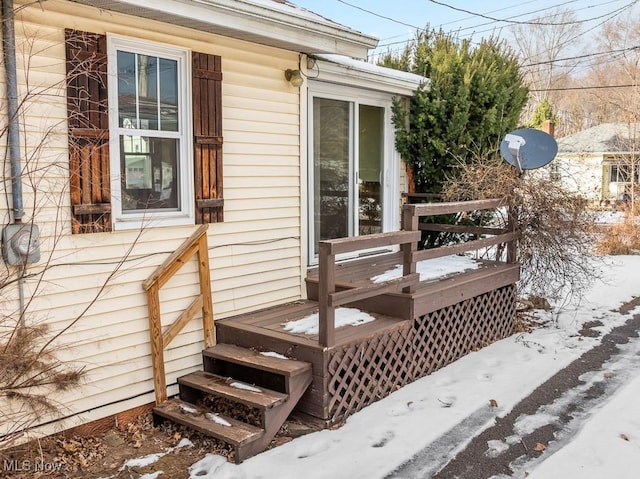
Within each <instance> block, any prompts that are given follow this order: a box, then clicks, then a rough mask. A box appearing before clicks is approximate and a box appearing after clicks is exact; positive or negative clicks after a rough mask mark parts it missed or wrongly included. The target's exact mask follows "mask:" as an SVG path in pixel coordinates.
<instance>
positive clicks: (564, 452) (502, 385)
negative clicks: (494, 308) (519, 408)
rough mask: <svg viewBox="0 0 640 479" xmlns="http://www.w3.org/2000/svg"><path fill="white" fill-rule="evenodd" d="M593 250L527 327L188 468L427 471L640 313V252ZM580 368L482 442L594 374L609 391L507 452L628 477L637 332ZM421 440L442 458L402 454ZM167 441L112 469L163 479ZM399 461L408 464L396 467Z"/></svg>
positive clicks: (522, 465) (494, 447) (538, 423)
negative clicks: (379, 395) (352, 407)
mask: <svg viewBox="0 0 640 479" xmlns="http://www.w3.org/2000/svg"><path fill="white" fill-rule="evenodd" d="M601 259H602V260H603V261H602V263H600V268H601V274H600V278H601V279H600V280H598V281H596V282H595V283H594V284H593V285H592V287H591V289H590V290H588V291H587V292H586V294H585V296H584V297H583V298H582V299H580V300H575V301H574V302H571V303H567V304H564V305H563V306H562V307H557V306H556V307H554V308H553V309H552V310H551V311H541V310H540V311H536V312H535V314H536V316H537V317H538V318H539V319H540V320H541V321H542V322H545V321H546V323H545V324H544V325H543V326H541V327H539V328H536V329H534V330H533V331H532V332H525V333H516V334H514V335H512V336H511V337H508V338H506V339H503V340H501V341H498V342H495V343H493V344H491V345H489V346H487V347H485V348H483V349H481V350H479V351H476V352H472V353H470V354H468V355H466V356H464V357H463V358H461V359H459V360H458V361H455V362H454V363H452V364H450V365H448V366H446V367H444V368H442V369H440V370H438V371H436V372H434V373H432V374H431V375H429V376H426V377H424V378H422V379H419V380H417V381H415V382H413V383H411V384H409V385H407V386H405V387H403V388H401V389H399V390H398V391H395V392H394V393H392V394H391V395H389V396H388V397H386V398H384V399H382V400H380V401H378V402H376V403H374V404H372V405H370V406H368V407H366V408H364V409H363V410H361V411H360V412H358V413H356V414H353V415H352V416H350V417H349V418H348V419H347V421H346V423H345V424H344V425H343V426H342V427H340V428H338V429H334V430H323V431H319V432H316V433H312V434H308V435H306V436H302V437H299V438H296V439H294V440H293V441H291V442H289V443H286V444H283V445H281V446H278V447H276V448H273V449H271V450H269V451H266V452H264V453H262V454H259V455H257V456H255V457H252V458H249V459H247V460H246V461H244V462H243V463H242V464H240V465H235V464H232V463H229V462H227V460H226V458H224V457H222V456H217V455H212V454H207V455H206V456H204V457H203V458H202V459H201V460H199V461H197V462H196V463H194V464H193V465H192V466H191V467H190V468H189V471H188V474H189V477H190V478H191V479H294V478H296V479H297V478H299V477H301V475H300V474H301V471H304V477H305V479H325V478H327V477H332V478H343V477H344V478H347V477H348V478H350V479H360V478H362V479H365V478H366V479H382V478H386V477H402V478H403V479H408V478H411V477H419V478H422V479H424V478H428V477H431V475H432V473H433V472H435V471H436V470H437V469H438V468H439V467H441V466H442V465H444V464H445V463H446V461H448V460H449V459H451V458H452V457H454V456H455V455H456V453H457V452H458V451H459V450H461V449H462V448H464V446H465V445H466V444H468V442H469V441H470V440H471V439H472V438H473V437H474V436H477V435H478V434H480V433H481V432H482V431H483V430H484V429H486V428H488V427H490V426H492V425H493V424H494V423H495V421H496V419H497V418H499V417H504V416H506V415H507V414H508V413H509V412H510V411H511V410H512V409H513V407H514V406H515V405H516V404H517V403H518V402H519V401H521V400H522V399H523V398H525V397H527V396H528V395H529V394H531V392H532V391H533V390H534V389H535V388H536V387H537V386H538V385H540V384H542V383H543V382H544V381H546V380H547V379H549V378H550V377H551V376H553V375H554V374H555V373H556V372H557V371H559V370H560V369H562V368H564V367H566V366H567V365H568V364H570V363H571V362H572V361H574V360H575V359H577V358H579V357H580V356H581V355H582V354H583V353H584V352H586V351H588V350H590V349H591V348H593V347H595V346H597V345H598V344H600V343H601V340H602V336H603V335H604V334H606V333H607V332H609V331H611V329H613V328H614V327H616V326H618V325H621V324H623V323H624V322H625V321H627V320H628V319H630V318H631V317H633V316H634V315H638V314H640V307H636V308H635V309H634V310H632V311H630V312H629V313H626V314H622V313H620V312H617V311H616V309H618V308H619V307H620V306H621V305H622V304H624V303H626V302H629V301H631V300H632V299H633V298H634V297H636V296H638V294H639V293H640V291H639V288H640V286H639V285H640V256H608V257H607V256H605V257H602V258H601ZM594 319H598V320H599V321H601V323H602V326H598V327H596V328H594V329H596V330H597V331H599V332H600V333H601V335H600V336H599V337H591V336H582V335H580V334H579V333H578V332H579V331H580V330H581V328H582V326H583V324H584V323H586V322H588V321H593V320H594ZM523 372H526V374H523ZM580 379H581V380H582V381H583V383H582V384H580V385H578V386H575V387H573V388H569V389H568V390H567V391H566V392H564V393H563V395H562V396H560V397H559V398H558V399H556V400H555V401H554V402H552V403H550V404H548V405H544V406H542V407H541V408H540V409H538V410H537V411H536V412H535V413H533V414H523V415H520V416H519V417H518V418H517V420H516V421H515V425H514V428H513V431H512V433H511V434H510V435H507V436H506V437H504V438H503V439H502V440H492V441H488V442H487V446H486V448H487V450H486V454H487V455H491V454H493V455H500V454H501V452H502V451H504V449H506V446H507V445H508V444H515V443H518V442H520V441H521V440H522V437H524V436H526V435H527V434H528V433H529V432H531V431H533V430H535V429H536V428H541V427H544V426H545V425H547V424H550V423H553V422H554V421H556V420H558V418H559V417H560V415H561V414H562V411H563V410H562V406H563V404H565V405H566V404H567V401H570V400H572V399H576V398H578V399H580V398H584V396H585V391H587V389H588V388H590V387H591V386H594V385H597V384H598V383H607V384H608V385H609V386H608V387H610V386H611V384H613V385H614V387H610V390H611V393H610V394H609V395H606V396H604V397H603V398H602V400H601V401H599V402H598V404H597V405H596V406H595V407H590V408H586V409H585V410H584V411H575V412H573V413H572V416H573V419H572V421H571V422H570V423H569V424H568V425H565V426H564V427H563V428H562V432H561V433H560V434H559V435H557V436H556V439H554V440H553V441H551V442H549V443H548V444H546V445H545V446H546V449H545V450H544V452H543V453H542V454H541V455H540V456H539V457H538V458H537V459H532V460H530V461H527V462H523V461H518V462H516V463H512V464H511V467H512V468H513V469H514V471H515V474H514V476H513V477H516V478H524V477H527V478H528V479H556V478H558V477H564V478H574V477H580V478H581V479H590V478H592V479H596V478H598V479H601V478H605V477H611V478H616V479H637V477H638V470H640V408H638V400H637V398H638V397H639V396H640V338H631V339H630V341H629V342H628V343H626V344H620V345H619V352H618V354H615V355H613V356H612V357H611V358H610V359H609V360H608V361H607V362H605V363H604V364H603V367H602V368H601V369H599V370H596V371H590V372H588V373H585V374H584V375H582V376H581V378H580ZM478 418H479V419H480V420H478ZM470 419H473V421H475V422H473V421H471V422H470ZM469 423H473V427H470V428H468V429H465V430H464V434H463V435H461V436H457V437H455V436H452V434H451V431H455V430H456V429H457V428H459V426H460V425H461V424H469ZM181 447H189V444H188V443H184V444H182V445H181ZM429 448H435V449H436V450H437V451H445V454H443V455H438V456H435V457H437V458H438V461H440V462H437V461H435V462H434V461H431V462H423V463H422V464H420V462H419V461H413V462H410V461H411V460H412V459H414V458H416V457H417V455H419V454H421V453H422V452H423V451H425V450H429ZM176 449H177V448H173V449H170V450H159V451H158V452H157V453H155V454H151V455H149V456H144V457H140V458H132V459H129V460H128V461H127V462H125V463H124V464H123V465H122V468H121V470H126V469H128V468H130V467H134V466H135V467H140V466H141V465H144V467H145V471H144V472H145V474H144V475H143V476H140V477H144V478H145V479H156V478H159V479H162V478H163V477H165V476H164V474H163V473H162V471H161V470H160V468H154V462H155V461H157V460H158V458H159V457H162V456H164V455H167V454H176V453H179V451H177V450H176ZM432 457H433V456H432ZM407 464H409V466H407ZM401 467H405V469H402V470H401V472H397V471H398V470H399V468H401ZM407 467H408V468H409V469H406V468H407ZM411 468H414V469H413V473H410V471H411V470H412V469H411ZM394 471H396V472H395V473H394ZM406 471H409V472H406ZM138 472H141V471H139V470H138ZM505 477H506V476H505Z"/></svg>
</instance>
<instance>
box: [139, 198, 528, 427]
mask: <svg viewBox="0 0 640 479" xmlns="http://www.w3.org/2000/svg"><path fill="white" fill-rule="evenodd" d="M504 206H505V202H504V200H502V199H492V200H478V201H472V202H457V203H440V204H419V205H415V204H408V205H404V207H403V220H402V226H403V228H402V230H401V231H393V232H386V233H377V234H372V235H364V236H358V237H350V238H337V239H333V240H325V241H321V242H320V243H319V260H318V264H319V266H318V268H313V269H310V270H309V271H308V275H307V278H306V285H307V298H308V299H305V300H299V301H295V302H292V303H289V304H284V305H281V306H277V307H272V308H269V309H264V310H261V311H255V312H252V313H247V314H243V315H239V316H235V317H232V318H227V319H224V320H219V321H217V322H216V328H215V333H216V338H215V339H216V341H217V343H218V346H222V347H223V348H224V345H230V346H234V347H241V348H245V349H251V350H254V351H256V350H257V351H260V352H267V351H272V352H275V353H279V354H281V355H284V356H286V357H287V358H290V359H297V360H299V361H302V362H304V363H308V364H310V370H311V378H309V377H307V381H308V382H310V386H309V388H308V389H306V392H305V393H304V395H303V396H302V397H301V399H300V402H299V403H298V406H297V407H298V409H299V410H301V411H303V412H305V413H308V414H310V415H313V416H316V417H318V418H321V419H323V420H324V421H326V422H327V423H335V422H337V421H340V420H342V419H344V418H345V417H347V416H348V415H349V414H353V413H354V412H356V411H359V410H360V409H362V408H363V407H365V406H367V405H369V404H371V403H372V402H375V401H377V400H379V399H381V398H383V397H385V396H387V395H388V394H390V393H391V392H393V391H395V390H396V389H397V388H399V387H402V386H404V385H406V384H408V383H410V382H411V381H414V380H416V379H418V378H420V377H422V376H424V375H426V374H429V373H431V372H433V371H435V370H436V369H438V368H441V367H443V366H446V365H447V364H449V363H451V362H452V361H455V360H456V359H458V358H459V357H461V356H463V355H465V354H468V353H469V352H471V351H473V350H476V349H479V348H481V347H483V346H485V345H487V344H489V343H491V342H493V341H496V340H498V339H502V338H504V337H506V336H508V335H510V334H511V333H512V332H513V328H514V319H515V298H516V290H515V283H516V282H517V281H518V279H519V271H520V268H519V265H518V264H517V263H516V262H515V258H516V244H515V242H516V239H517V234H518V233H517V228H516V225H515V223H514V222H513V220H512V219H513V218H514V216H513V215H512V214H511V213H510V214H509V222H508V224H507V225H506V227H502V228H497V227H493V226H492V227H477V226H473V227H469V226H464V225H453V226H452V225H437V224H433V223H421V222H420V218H421V217H425V216H438V215H442V214H451V213H456V214H460V213H464V212H468V211H476V210H483V209H496V208H504ZM421 230H427V231H453V232H456V233H465V234H466V235H468V236H467V238H471V240H470V241H467V242H466V243H455V244H450V245H447V246H443V247H439V248H434V249H426V250H419V249H418V244H419V242H420V241H421ZM395 247H397V248H396V249H398V248H399V250H400V251H399V252H398V253H388V254H382V255H377V256H366V257H363V258H360V259H357V260H353V261H343V262H338V261H336V259H337V258H338V257H339V256H340V255H343V254H357V253H358V252H359V251H364V250H371V249H378V250H380V249H382V250H384V249H386V250H393V249H394V248H395ZM492 247H495V248H496V251H503V252H504V251H506V256H504V255H498V256H499V257H500V258H504V259H505V260H506V261H504V262H498V261H484V262H482V263H481V266H480V267H479V268H478V269H471V270H467V271H464V272H460V273H456V274H450V275H448V276H445V277H441V278H438V279H431V280H426V281H421V280H420V274H419V271H420V270H421V268H422V267H424V266H425V264H424V263H422V261H425V260H430V259H434V258H439V257H445V256H449V255H456V254H461V253H465V252H467V251H478V250H486V249H487V248H492ZM206 252H207V245H206V235H205V234H204V233H203V231H200V230H199V231H198V232H197V234H194V236H193V237H192V238H191V239H190V240H189V241H188V242H186V243H185V244H184V245H183V246H182V247H181V248H180V249H179V250H177V251H176V252H175V253H174V255H172V257H171V258H170V259H171V261H168V262H166V264H163V265H161V267H160V268H159V269H158V271H156V272H155V273H154V274H153V275H152V277H150V278H149V280H148V281H147V282H146V283H145V288H146V289H147V291H148V296H149V315H150V334H151V341H152V345H155V347H154V348H153V349H152V350H153V353H154V354H153V357H154V360H153V362H154V378H155V383H156V398H157V399H158V398H159V399H164V398H166V387H165V384H164V367H163V366H164V362H163V358H162V351H163V350H164V348H165V347H166V346H167V344H169V342H170V341H171V340H172V339H173V338H174V337H175V336H176V335H177V334H178V332H179V331H180V329H181V328H182V327H183V326H184V324H186V322H187V321H188V320H189V319H190V318H191V317H192V316H193V314H194V313H195V312H196V311H197V310H200V309H201V310H202V314H203V328H204V330H205V339H206V340H207V342H208V341H209V340H213V339H214V338H213V335H212V334H211V335H210V334H209V333H213V331H214V330H213V318H212V314H211V313H212V309H211V304H210V299H209V296H208V295H207V294H205V293H206V291H205V292H202V293H201V294H200V295H199V296H197V297H196V298H195V299H194V302H193V303H192V305H191V306H190V307H189V308H187V310H186V311H185V312H184V314H183V315H181V316H180V318H178V320H176V321H175V322H174V324H172V325H171V326H170V327H169V328H167V330H166V331H164V332H162V331H161V330H160V327H159V325H160V311H159V303H158V300H157V291H158V289H159V288H160V287H161V286H162V284H163V283H164V282H165V281H166V280H167V278H169V277H170V276H171V275H172V274H173V273H174V272H175V271H177V270H178V269H179V268H180V266H181V265H182V264H183V263H184V261H183V259H184V257H185V256H187V255H189V256H190V255H194V254H196V253H197V254H198V255H199V256H203V257H206V256H207V254H206ZM200 263H202V264H201V267H200V269H199V276H200V284H201V289H207V287H208V285H209V284H210V281H209V275H208V267H207V266H206V264H205V263H206V262H205V261H203V260H202V259H201V261H200ZM398 267H399V269H401V273H400V275H399V276H398V277H396V278H392V279H387V280H385V281H383V282H380V283H377V282H374V281H373V280H372V278H373V277H374V276H377V275H381V274H383V273H385V272H387V271H390V270H393V269H396V268H398ZM427 267H428V264H427ZM341 306H342V307H347V306H350V307H356V308H358V309H360V310H362V311H365V312H367V313H369V314H371V315H372V316H373V317H374V318H375V320H374V321H371V322H367V323H364V324H361V325H358V326H343V327H339V328H336V327H335V324H336V312H338V314H337V315H338V316H340V310H339V307H341ZM315 313H317V314H318V317H319V318H318V333H316V334H301V333H293V332H289V331H286V330H285V329H284V328H283V325H284V324H286V323H289V322H291V321H295V320H298V319H302V318H305V317H307V316H309V315H311V314H315ZM338 319H339V318H338ZM253 354H254V355H255V353H253ZM205 363H206V361H205ZM205 366H206V364H205ZM205 369H206V368H205ZM308 374H309V371H308V370H307V375H308ZM308 382H307V384H308ZM163 395H164V398H163Z"/></svg>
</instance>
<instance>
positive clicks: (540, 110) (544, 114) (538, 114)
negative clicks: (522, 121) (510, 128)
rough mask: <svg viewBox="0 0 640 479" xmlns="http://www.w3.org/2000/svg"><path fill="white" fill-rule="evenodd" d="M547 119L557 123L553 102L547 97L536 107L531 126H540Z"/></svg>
mask: <svg viewBox="0 0 640 479" xmlns="http://www.w3.org/2000/svg"><path fill="white" fill-rule="evenodd" d="M545 120H554V123H557V122H556V121H555V117H554V114H553V109H552V108H551V104H550V103H549V100H547V99H546V98H545V99H544V100H542V101H541V102H540V103H538V104H537V105H536V109H535V110H534V111H533V118H531V128H540V127H541V126H542V123H544V121H545Z"/></svg>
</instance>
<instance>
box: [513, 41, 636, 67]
mask: <svg viewBox="0 0 640 479" xmlns="http://www.w3.org/2000/svg"><path fill="white" fill-rule="evenodd" d="M639 48H640V45H636V46H633V47H628V48H618V49H616V50H608V51H604V52H595V53H586V54H584V55H576V56H573V57H565V58H555V59H553V60H545V61H542V62H536V63H527V64H526V65H522V67H535V66H538V65H548V64H551V63H556V62H564V61H567V60H580V59H583V58H590V57H597V56H600V55H610V54H613V53H621V52H628V51H631V50H637V49H639Z"/></svg>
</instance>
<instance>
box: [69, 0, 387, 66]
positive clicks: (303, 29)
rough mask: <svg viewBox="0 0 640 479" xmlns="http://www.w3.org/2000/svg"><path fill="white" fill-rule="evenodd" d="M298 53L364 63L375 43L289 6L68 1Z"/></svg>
mask: <svg viewBox="0 0 640 479" xmlns="http://www.w3.org/2000/svg"><path fill="white" fill-rule="evenodd" d="M70 1H71V2H74V3H80V4H84V5H88V6H91V7H95V8H97V9H101V10H109V11H114V12H118V13H123V14H128V15H133V16H137V17H143V18H148V19H152V20H157V21H162V22H171V23H174V24H176V25H180V26H184V27H187V28H193V29H196V30H200V31H205V32H209V33H214V34H219V35H223V36H228V37H231V38H237V39H239V40H246V41H251V42H255V43H260V44H263V45H268V46H273V47H276V48H283V49H288V50H291V51H297V52H302V53H338V54H343V55H349V56H353V57H357V58H366V57H367V54H368V51H369V49H371V48H375V47H376V46H377V45H378V39H377V38H375V37H373V36H370V35H365V34H363V33H360V32H358V31H356V30H353V29H351V28H349V27H346V26H344V25H340V24H338V23H335V22H332V21H331V20H327V19H325V18H323V17H321V16H320V15H317V14H314V13H313V12H309V11H307V10H303V9H300V8H298V7H295V6H293V5H290V4H281V3H276V2H275V1H274V5H273V7H271V6H268V3H267V2H264V1H262V2H251V1H247V0H215V1H213V0H70Z"/></svg>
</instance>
